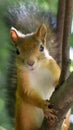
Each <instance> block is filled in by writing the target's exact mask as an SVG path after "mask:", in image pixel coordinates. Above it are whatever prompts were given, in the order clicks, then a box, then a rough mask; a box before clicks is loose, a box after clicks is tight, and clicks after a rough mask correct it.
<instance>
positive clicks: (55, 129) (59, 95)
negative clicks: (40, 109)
mask: <svg viewBox="0 0 73 130" xmlns="http://www.w3.org/2000/svg"><path fill="white" fill-rule="evenodd" d="M50 103H51V104H53V108H54V110H55V111H56V112H57V120H56V121H55V124H52V126H50V124H51V123H50V120H49V126H48V129H49V130H59V126H60V125H62V122H63V120H64V116H65V114H66V113H67V111H68V110H69V108H70V107H71V106H72V104H73V72H72V73H71V75H70V76H69V78H68V79H67V80H66V81H65V82H64V83H63V84H62V86H61V87H59V89H58V90H57V91H55V92H54V94H53V96H52V97H51V99H50ZM60 127H61V126H60Z"/></svg>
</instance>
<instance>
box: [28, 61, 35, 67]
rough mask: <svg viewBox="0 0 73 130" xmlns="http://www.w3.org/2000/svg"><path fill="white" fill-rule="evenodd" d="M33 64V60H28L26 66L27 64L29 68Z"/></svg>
mask: <svg viewBox="0 0 73 130" xmlns="http://www.w3.org/2000/svg"><path fill="white" fill-rule="evenodd" d="M34 63H35V61H33V60H28V61H27V64H28V65H29V66H33V65H34Z"/></svg>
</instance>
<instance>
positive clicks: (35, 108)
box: [5, 4, 61, 130]
mask: <svg viewBox="0 0 73 130" xmlns="http://www.w3.org/2000/svg"><path fill="white" fill-rule="evenodd" d="M27 6H28V5H23V4H20V6H19V8H12V9H11V8H10V10H9V12H8V15H7V16H6V17H5V20H6V23H7V24H8V26H9V27H11V29H10V36H11V39H12V41H13V45H14V46H15V50H13V51H12V55H11V59H10V60H11V63H12V61H13V62H14V63H13V65H12V64H11V67H12V70H11V71H10V72H9V76H12V77H11V79H10V86H11V87H12V89H13V95H12V96H14V97H16V102H15V104H16V105H15V107H14V108H12V106H10V104H9V103H8V104H7V105H8V106H9V107H11V110H10V114H11V116H13V115H15V130H38V129H40V128H41V125H42V122H43V119H44V116H46V117H47V116H52V118H54V115H53V114H52V110H51V109H50V108H48V106H49V100H50V97H51V96H52V94H53V92H54V91H55V88H56V86H57V84H58V81H59V77H60V71H61V70H60V67H59V65H58V64H57V62H56V61H57V60H56V55H55V53H54V49H55V46H56V43H55V33H54V32H53V29H52V27H51V25H50V22H49V21H50V20H49V19H51V17H49V16H50V15H49V16H48V15H46V13H43V11H39V10H38V9H37V8H35V9H33V8H32V6H30V7H29V8H27ZM38 14H39V15H38ZM42 16H43V17H42ZM48 17H49V18H48ZM52 21H53V20H51V22H52ZM53 46H54V49H53ZM15 51H16V54H15ZM13 55H14V56H13ZM14 75H15V76H14ZM9 78H10V77H9ZM14 78H15V79H14ZM8 81H9V80H8ZM11 83H12V84H11ZM13 85H14V86H15V85H16V87H14V86H13ZM10 86H9V85H8V94H9V93H10V92H9V90H10V89H11V88H10ZM10 91H11V90H10ZM15 91H16V92H15ZM15 93H16V94H15ZM11 94H12V92H11V93H10V94H9V95H10V96H11ZM14 97H13V98H14ZM9 100H10V99H9ZM47 100H48V101H47ZM12 102H13V103H14V101H13V99H12ZM13 109H15V114H14V111H13ZM11 112H12V113H11ZM48 112H49V115H47V113H48ZM13 119H14V117H13Z"/></svg>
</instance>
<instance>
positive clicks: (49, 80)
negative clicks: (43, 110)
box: [29, 68, 55, 99]
mask: <svg viewBox="0 0 73 130" xmlns="http://www.w3.org/2000/svg"><path fill="white" fill-rule="evenodd" d="M29 77H30V83H31V87H33V88H34V89H35V90H36V91H37V92H38V93H39V94H40V95H41V97H42V98H43V99H50V97H51V95H52V93H53V91H54V89H55V86H54V85H53V84H54V79H53V76H52V75H51V73H50V71H49V70H48V69H40V68H39V69H36V70H33V71H30V73H29Z"/></svg>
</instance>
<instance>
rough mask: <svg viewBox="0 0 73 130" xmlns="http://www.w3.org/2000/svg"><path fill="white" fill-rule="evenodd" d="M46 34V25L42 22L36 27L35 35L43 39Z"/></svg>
mask: <svg viewBox="0 0 73 130" xmlns="http://www.w3.org/2000/svg"><path fill="white" fill-rule="evenodd" d="M46 34H47V28H46V25H45V24H42V25H41V26H40V27H39V28H38V30H37V32H36V35H37V37H38V38H40V39H41V40H42V41H44V40H45V38H46Z"/></svg>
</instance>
